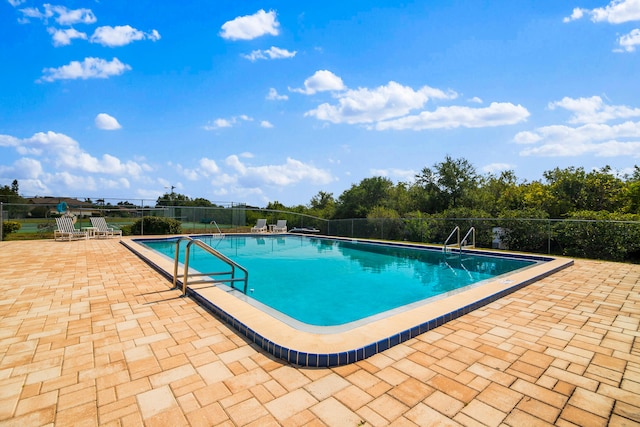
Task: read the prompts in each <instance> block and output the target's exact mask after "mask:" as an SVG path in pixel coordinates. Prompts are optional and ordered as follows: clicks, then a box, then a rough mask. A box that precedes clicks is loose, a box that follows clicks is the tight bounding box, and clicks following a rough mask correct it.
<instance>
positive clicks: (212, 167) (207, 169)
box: [200, 157, 220, 176]
mask: <svg viewBox="0 0 640 427" xmlns="http://www.w3.org/2000/svg"><path fill="white" fill-rule="evenodd" d="M200 168H201V169H202V171H203V173H204V175H205V176H209V175H210V174H216V173H219V172H220V168H219V167H218V164H217V163H216V162H215V160H212V159H208V158H206V157H203V158H202V159H200Z"/></svg>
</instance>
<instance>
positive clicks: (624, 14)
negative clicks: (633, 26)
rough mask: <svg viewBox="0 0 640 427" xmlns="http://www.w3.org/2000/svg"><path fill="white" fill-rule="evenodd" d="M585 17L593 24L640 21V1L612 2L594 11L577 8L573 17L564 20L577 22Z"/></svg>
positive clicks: (623, 0)
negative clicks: (588, 17) (589, 18)
mask: <svg viewBox="0 0 640 427" xmlns="http://www.w3.org/2000/svg"><path fill="white" fill-rule="evenodd" d="M585 15H588V16H590V17H591V21H592V22H608V23H610V24H621V23H624V22H630V21H640V0H612V1H611V2H610V3H609V4H608V5H607V6H605V7H598V8H595V9H592V10H589V9H582V8H575V9H573V12H572V14H571V16H569V17H567V18H564V22H571V21H575V20H577V19H581V18H582V17H583V16H585Z"/></svg>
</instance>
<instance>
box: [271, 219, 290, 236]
mask: <svg viewBox="0 0 640 427" xmlns="http://www.w3.org/2000/svg"><path fill="white" fill-rule="evenodd" d="M272 231H273V232H274V233H286V232H287V220H286V219H279V220H278V222H277V223H276V225H274V226H273V229H272Z"/></svg>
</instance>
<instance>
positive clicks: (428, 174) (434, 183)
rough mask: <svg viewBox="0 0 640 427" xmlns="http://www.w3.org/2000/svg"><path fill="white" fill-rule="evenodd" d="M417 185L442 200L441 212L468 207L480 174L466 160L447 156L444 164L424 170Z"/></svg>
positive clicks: (440, 204) (418, 176) (418, 177)
mask: <svg viewBox="0 0 640 427" xmlns="http://www.w3.org/2000/svg"><path fill="white" fill-rule="evenodd" d="M416 178H417V183H418V184H419V185H421V186H422V187H423V188H424V189H425V190H426V191H427V192H429V193H435V194H436V195H437V197H438V198H439V199H440V200H439V201H440V203H439V206H438V208H439V210H443V209H449V208H455V207H462V206H467V207H471V206H470V204H471V203H469V202H470V201H471V196H472V193H473V191H474V190H475V189H476V188H477V184H478V174H477V172H476V170H475V168H474V167H473V165H472V164H471V163H469V161H468V160H466V159H453V158H452V157H451V156H449V155H447V156H446V157H445V159H444V161H443V162H440V163H436V164H435V165H433V170H432V169H430V168H424V169H422V171H421V173H420V175H417V176H416Z"/></svg>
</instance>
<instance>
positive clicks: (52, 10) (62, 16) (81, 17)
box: [20, 3, 97, 25]
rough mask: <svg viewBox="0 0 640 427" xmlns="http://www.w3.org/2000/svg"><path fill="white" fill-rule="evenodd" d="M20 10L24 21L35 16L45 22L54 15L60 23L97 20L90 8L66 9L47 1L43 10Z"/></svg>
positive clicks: (81, 22) (79, 22) (31, 8)
mask: <svg viewBox="0 0 640 427" xmlns="http://www.w3.org/2000/svg"><path fill="white" fill-rule="evenodd" d="M20 12H22V14H23V15H24V19H25V21H26V22H28V20H29V18H35V19H40V20H42V21H44V22H45V23H46V22H48V20H49V18H52V17H54V16H56V15H57V17H56V18H55V21H56V22H57V23H58V24H60V25H74V24H93V23H94V22H96V21H97V18H96V16H95V15H94V14H93V12H92V11H91V9H84V8H82V9H67V8H66V7H64V6H52V5H50V4H48V3H47V4H45V5H44V12H40V9H38V8H37V7H27V8H24V9H20Z"/></svg>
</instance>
